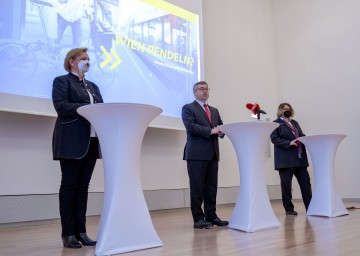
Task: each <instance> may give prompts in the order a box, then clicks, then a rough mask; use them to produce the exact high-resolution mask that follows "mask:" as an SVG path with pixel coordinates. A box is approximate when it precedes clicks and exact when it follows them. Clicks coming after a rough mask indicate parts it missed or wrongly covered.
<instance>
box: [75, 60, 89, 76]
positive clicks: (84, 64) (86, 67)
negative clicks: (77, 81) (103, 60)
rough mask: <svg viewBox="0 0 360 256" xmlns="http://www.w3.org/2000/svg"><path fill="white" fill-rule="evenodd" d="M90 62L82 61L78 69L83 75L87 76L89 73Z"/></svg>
mask: <svg viewBox="0 0 360 256" xmlns="http://www.w3.org/2000/svg"><path fill="white" fill-rule="evenodd" d="M89 68H90V61H89V60H80V61H79V64H78V69H79V71H80V72H81V73H83V74H85V73H86V72H88V71H89Z"/></svg>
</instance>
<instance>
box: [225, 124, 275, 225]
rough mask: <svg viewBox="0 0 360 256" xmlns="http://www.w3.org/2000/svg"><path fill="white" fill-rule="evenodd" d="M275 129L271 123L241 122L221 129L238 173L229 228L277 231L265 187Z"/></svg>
mask: <svg viewBox="0 0 360 256" xmlns="http://www.w3.org/2000/svg"><path fill="white" fill-rule="evenodd" d="M276 127H278V124H277V123H273V122H262V121H255V122H241V123H233V124H225V125H222V126H220V130H221V131H223V132H224V133H225V134H226V136H228V137H229V139H230V140H231V142H232V144H233V145H234V148H235V151H236V155H237V158H238V164H239V172H240V191H239V194H238V198H237V200H236V204H235V209H234V211H233V214H232V217H231V219H230V222H229V228H233V229H239V230H242V231H246V232H254V231H257V230H263V229H270V228H275V227H279V226H280V223H279V221H278V219H277V218H276V216H275V214H274V211H273V209H272V207H271V204H270V200H269V195H268V193H267V189H266V183H265V174H264V171H265V153H266V144H267V142H268V141H269V136H270V134H271V132H272V131H273V130H274V129H275V128H276Z"/></svg>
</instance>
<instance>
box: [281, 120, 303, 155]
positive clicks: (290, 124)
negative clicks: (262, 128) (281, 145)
mask: <svg viewBox="0 0 360 256" xmlns="http://www.w3.org/2000/svg"><path fill="white" fill-rule="evenodd" d="M284 122H285V124H286V125H287V126H288V127H289V128H290V130H291V131H292V132H293V133H294V135H295V138H296V139H297V138H299V131H298V129H297V128H296V126H295V125H294V124H293V123H291V121H290V123H288V122H287V121H286V120H284ZM301 153H302V146H301V142H300V141H298V155H299V158H301Z"/></svg>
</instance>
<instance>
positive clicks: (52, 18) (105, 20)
mask: <svg viewBox="0 0 360 256" xmlns="http://www.w3.org/2000/svg"><path fill="white" fill-rule="evenodd" d="M74 47H87V48H88V53H89V56H90V62H91V67H90V71H89V73H87V74H86V77H85V78H86V79H89V80H91V81H93V82H95V83H96V84H97V85H98V86H99V87H100V90H101V92H102V95H103V98H104V100H105V102H134V103H145V104H152V105H156V106H159V107H161V108H162V109H163V113H162V114H163V115H167V116H175V117H180V112H181V107H182V106H183V104H185V103H188V102H190V101H192V100H193V94H192V86H193V84H194V83H195V82H196V81H198V80H199V79H200V70H199V69H200V63H199V21H198V16H197V15H196V14H194V13H191V12H188V11H186V10H184V9H181V8H179V7H177V6H174V5H172V4H170V3H168V2H166V1H158V0H157V1H154V0H1V1H0V76H1V78H2V79H1V80H0V92H2V93H8V94H15V95H23V96H31V97H38V98H49V99H50V98H51V89H52V88H51V87H52V81H53V79H54V77H55V76H58V75H63V74H65V73H66V71H65V70H64V68H63V60H64V57H65V55H66V53H67V52H68V51H69V50H70V49H71V48H74Z"/></svg>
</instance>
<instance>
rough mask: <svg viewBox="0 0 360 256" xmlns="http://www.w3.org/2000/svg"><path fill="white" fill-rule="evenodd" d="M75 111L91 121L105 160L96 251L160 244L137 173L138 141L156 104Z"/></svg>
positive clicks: (154, 113)
mask: <svg viewBox="0 0 360 256" xmlns="http://www.w3.org/2000/svg"><path fill="white" fill-rule="evenodd" d="M77 111H78V113H79V114H80V115H82V116H84V117H85V118H86V119H88V120H89V121H90V123H91V124H92V125H93V126H94V128H95V130H96V133H97V136H98V138H99V142H100V146H101V152H102V157H103V164H104V203H103V209H102V213H101V218H100V223H99V229H98V235H97V244H96V249H95V253H96V255H97V256H100V255H110V254H118V253H124V252H130V251H135V250H141V249H147V248H152V247H158V246H162V245H163V242H162V241H161V240H160V238H159V236H158V235H157V233H156V231H155V229H154V226H153V223H152V221H151V218H150V213H149V210H148V207H147V205H146V202H145V198H144V194H143V191H142V187H141V178H140V156H141V145H142V141H143V138H144V134H145V131H146V129H147V127H148V125H149V123H150V122H151V121H152V120H153V119H154V118H155V117H156V116H158V115H159V114H160V113H161V111H162V110H161V109H160V108H158V107H154V106H150V105H144V104H135V103H100V104H91V105H86V106H83V107H80V108H79V109H78V110H77Z"/></svg>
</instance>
